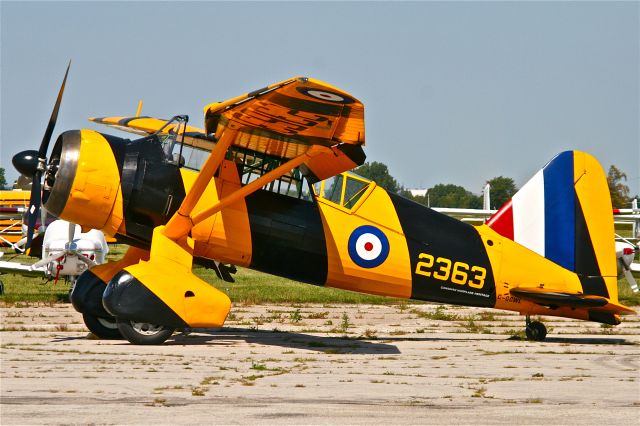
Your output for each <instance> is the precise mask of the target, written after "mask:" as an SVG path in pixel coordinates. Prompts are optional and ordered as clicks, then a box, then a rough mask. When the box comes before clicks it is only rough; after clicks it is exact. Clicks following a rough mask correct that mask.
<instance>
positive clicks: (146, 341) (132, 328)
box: [117, 319, 175, 345]
mask: <svg viewBox="0 0 640 426" xmlns="http://www.w3.org/2000/svg"><path fill="white" fill-rule="evenodd" d="M117 323H118V330H120V333H122V335H123V336H124V338H125V339H127V340H128V341H129V342H131V343H133V344H134V345H160V344H162V343H164V341H165V340H167V339H168V338H169V337H171V335H172V334H173V332H174V331H175V329H173V328H169V327H166V326H164V325H155V324H149V323H146V322H135V321H130V320H124V319H117Z"/></svg>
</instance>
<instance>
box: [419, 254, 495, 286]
mask: <svg viewBox="0 0 640 426" xmlns="http://www.w3.org/2000/svg"><path fill="white" fill-rule="evenodd" d="M418 259H420V261H419V262H418V264H417V265H416V274H418V275H424V276H425V277H433V278H435V279H437V280H440V281H450V282H452V283H454V284H458V285H468V286H469V287H472V288H477V289H480V288H482V287H483V286H484V280H485V278H486V277H487V269H486V268H483V267H482V266H469V265H468V264H466V263H464V262H453V261H452V260H451V259H447V258H446V257H436V258H434V257H433V255H431V254H429V253H420V254H419V255H418Z"/></svg>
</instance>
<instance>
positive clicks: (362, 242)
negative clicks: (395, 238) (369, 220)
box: [349, 225, 389, 268]
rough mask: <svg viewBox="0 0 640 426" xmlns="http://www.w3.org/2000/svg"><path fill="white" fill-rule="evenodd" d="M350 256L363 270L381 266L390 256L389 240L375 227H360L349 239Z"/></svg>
mask: <svg viewBox="0 0 640 426" xmlns="http://www.w3.org/2000/svg"><path fill="white" fill-rule="evenodd" d="M349 256H350V257H351V260H353V262H354V263H355V264H356V265H358V266H360V267H362V268H375V267H376V266H380V265H382V263H383V262H384V261H385V260H387V256H389V239H388V238H387V236H386V235H384V233H383V232H382V231H381V230H379V229H378V228H376V227H375V226H370V225H364V226H360V227H358V228H356V229H355V230H354V231H353V232H352V233H351V236H350V237H349Z"/></svg>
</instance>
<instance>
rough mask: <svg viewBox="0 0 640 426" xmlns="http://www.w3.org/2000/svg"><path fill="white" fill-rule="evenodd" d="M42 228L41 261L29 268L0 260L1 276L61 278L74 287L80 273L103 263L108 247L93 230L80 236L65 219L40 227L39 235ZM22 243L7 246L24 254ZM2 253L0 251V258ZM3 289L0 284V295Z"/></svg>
mask: <svg viewBox="0 0 640 426" xmlns="http://www.w3.org/2000/svg"><path fill="white" fill-rule="evenodd" d="M43 223H44V222H43ZM43 228H46V229H44V238H43V240H42V258H41V260H39V261H38V262H36V263H34V264H32V265H25V264H21V263H17V262H10V261H1V260H0V274H4V273H10V274H19V275H25V276H36V277H37V276H44V277H45V278H47V279H49V280H55V281H56V282H57V281H58V280H59V279H60V278H63V279H65V280H67V281H70V282H71V283H72V284H73V282H75V280H76V278H77V277H78V276H79V275H80V274H81V273H83V272H84V271H86V270H87V269H89V268H90V267H92V266H95V265H99V264H102V263H104V262H105V260H106V256H107V253H108V252H109V246H108V245H107V241H106V240H105V237H104V234H103V233H102V232H101V231H98V230H95V229H92V230H90V231H89V232H84V233H83V232H82V229H81V228H80V225H75V224H73V223H70V222H67V221H64V220H55V221H53V222H52V223H51V224H49V225H48V226H46V227H45V226H41V227H40V231H41V233H42V230H43ZM25 242H26V238H23V239H22V240H20V241H18V242H17V243H15V244H11V245H10V247H12V248H13V249H15V250H16V251H17V252H24V250H23V249H22V247H23V246H24V244H25ZM4 254H5V253H2V252H0V258H1V257H3V255H4ZM3 287H4V286H3V285H2V282H0V294H2V290H3Z"/></svg>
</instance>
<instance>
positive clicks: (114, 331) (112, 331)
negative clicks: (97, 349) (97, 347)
mask: <svg viewBox="0 0 640 426" xmlns="http://www.w3.org/2000/svg"><path fill="white" fill-rule="evenodd" d="M82 319H83V320H84V325H86V326H87V328H88V329H89V330H90V331H91V332H92V333H93V334H95V335H96V336H98V337H99V338H100V339H122V334H120V330H118V324H116V320H115V318H102V317H97V316H95V315H91V314H82Z"/></svg>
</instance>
